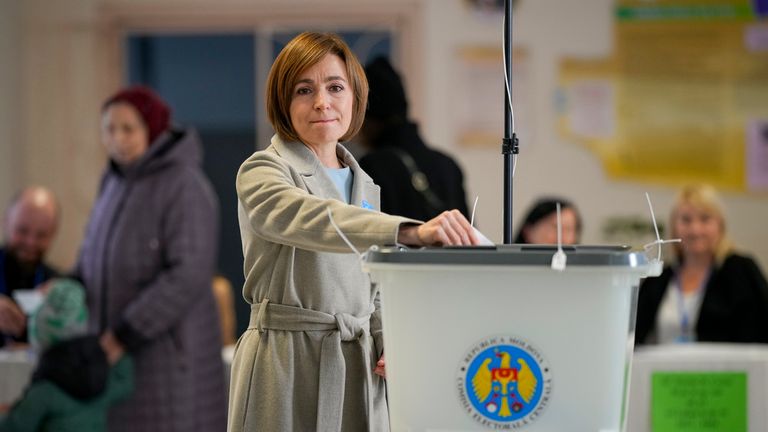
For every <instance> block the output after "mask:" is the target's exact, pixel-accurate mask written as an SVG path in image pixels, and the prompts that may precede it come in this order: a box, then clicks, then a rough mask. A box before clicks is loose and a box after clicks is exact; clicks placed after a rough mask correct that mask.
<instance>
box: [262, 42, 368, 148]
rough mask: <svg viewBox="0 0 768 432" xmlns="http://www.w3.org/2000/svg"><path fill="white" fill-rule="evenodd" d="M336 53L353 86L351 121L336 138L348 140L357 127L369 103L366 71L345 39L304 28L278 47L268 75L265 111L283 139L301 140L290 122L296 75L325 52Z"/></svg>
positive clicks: (360, 124)
mask: <svg viewBox="0 0 768 432" xmlns="http://www.w3.org/2000/svg"><path fill="white" fill-rule="evenodd" d="M328 54H333V55H336V56H338V57H339V58H340V59H341V60H342V61H343V62H344V64H345V66H346V69H347V77H348V79H349V83H350V85H351V86H352V92H353V94H354V103H353V105H352V121H351V122H350V124H349V129H347V132H346V133H345V134H344V135H343V136H342V137H341V138H340V139H339V141H347V140H349V139H350V138H352V137H353V136H355V134H357V132H358V131H359V130H360V127H362V125H363V120H365V110H366V108H367V106H368V80H367V79H366V78H365V71H364V70H363V67H362V66H361V65H360V62H359V61H358V60H357V58H356V57H355V55H354V54H353V53H352V51H351V50H350V49H349V47H348V46H347V44H346V43H344V41H343V40H342V39H341V38H340V37H339V36H337V35H335V34H333V33H316V32H304V33H302V34H300V35H298V36H296V37H295V38H293V39H291V41H290V42H288V44H287V45H286V46H285V48H283V50H282V51H280V54H278V56H277V58H276V59H275V62H274V63H273V64H272V68H271V69H270V71H269V76H268V77H267V98H266V105H267V115H268V116H269V122H270V123H272V127H273V128H274V129H275V132H276V133H277V135H278V136H279V137H280V138H281V139H283V140H284V141H301V139H300V138H299V136H298V134H297V133H296V130H295V129H294V127H293V124H292V123H291V114H290V109H291V99H292V98H293V89H294V87H295V86H296V83H297V82H298V80H299V76H300V75H301V74H302V73H304V71H306V70H307V69H309V68H310V67H312V66H314V65H316V64H317V63H319V62H320V61H321V60H322V59H323V58H325V56H326V55H328Z"/></svg>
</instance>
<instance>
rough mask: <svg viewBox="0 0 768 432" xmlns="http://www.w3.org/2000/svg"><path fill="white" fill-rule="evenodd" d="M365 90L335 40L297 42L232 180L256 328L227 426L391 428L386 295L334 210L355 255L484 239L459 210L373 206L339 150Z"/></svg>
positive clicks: (280, 61)
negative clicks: (396, 210)
mask: <svg viewBox="0 0 768 432" xmlns="http://www.w3.org/2000/svg"><path fill="white" fill-rule="evenodd" d="M367 94H368V84H367V81H366V79H365V75H364V72H363V69H362V67H361V66H360V64H359V62H358V61H357V59H356V58H355V57H354V55H353V54H352V53H351V52H350V50H349V48H348V47H347V46H346V44H344V42H343V41H342V40H341V39H340V38H339V37H338V36H335V35H332V34H320V33H303V34H301V35H299V36H297V37H296V38H295V39H293V40H292V41H291V42H289V43H288V45H287V46H286V47H285V48H284V49H283V51H282V52H281V53H280V55H278V57H277V59H276V60H275V63H274V64H273V66H272V69H271V71H270V74H269V77H268V81H267V101H266V103H267V111H268V114H269V119H270V122H271V123H272V125H273V127H274V128H275V131H276V135H275V136H274V137H273V138H272V145H271V146H269V147H268V148H267V149H266V150H264V151H260V152H256V153H254V154H253V155H252V156H251V157H250V158H249V159H248V160H246V161H245V162H244V163H243V165H242V166H241V167H240V171H239V172H238V176H237V194H238V198H239V217H240V230H241V236H242V241H243V253H244V255H245V265H244V270H245V277H246V280H245V286H244V287H243V296H244V297H245V299H246V301H248V302H249V303H250V304H251V320H250V325H249V327H248V330H247V331H246V332H245V333H244V334H243V336H242V337H241V338H240V340H239V341H238V345H237V350H236V352H235V358H234V362H233V365H232V384H231V390H230V402H229V431H232V432H236V431H314V430H316V431H323V432H329V431H355V432H359V431H366V430H369V431H386V430H388V429H389V426H388V420H387V405H386V397H385V386H384V381H383V375H384V373H383V372H384V368H383V366H384V361H383V357H382V355H383V345H382V334H381V318H380V317H381V315H380V310H379V293H378V290H377V289H376V288H375V287H374V286H372V284H371V282H370V280H369V278H368V276H367V275H366V274H364V273H363V272H362V270H361V268H360V263H359V262H358V259H357V256H356V255H355V254H354V253H352V252H351V250H350V248H349V247H348V246H347V245H346V244H345V243H344V241H343V240H342V239H341V237H340V236H339V234H338V233H337V232H336V230H335V229H334V228H333V226H332V224H331V221H330V218H329V217H328V211H329V210H330V212H331V213H332V215H333V219H334V220H335V221H336V223H337V224H338V226H339V227H340V229H341V231H342V232H344V234H346V236H347V237H348V238H349V240H350V241H351V242H352V244H353V245H354V246H355V247H356V248H357V249H359V250H365V249H367V248H368V247H370V246H372V245H377V244H378V245H385V244H394V243H401V244H407V245H413V246H420V245H470V244H476V243H477V240H476V238H475V235H474V232H473V229H472V227H471V226H470V224H469V222H468V221H467V220H466V219H465V218H464V217H463V216H462V215H461V213H459V212H458V211H456V210H452V211H449V212H445V213H443V214H441V215H440V216H438V217H437V218H435V219H433V220H430V221H428V222H426V223H422V222H419V221H414V220H410V219H406V218H402V217H397V216H390V215H386V214H383V213H379V212H378V211H377V210H378V208H379V188H378V186H376V185H375V184H374V183H373V181H372V180H371V179H370V177H368V175H366V174H365V172H363V171H362V170H361V169H360V167H359V166H358V164H357V162H356V161H355V159H354V158H353V157H352V155H351V154H350V153H349V152H348V151H347V150H346V149H345V148H344V147H343V146H342V145H341V144H339V142H340V141H346V140H348V139H349V138H351V137H352V136H354V135H355V133H357V131H358V130H359V129H360V126H361V124H362V121H363V118H364V114H365V108H366V104H367ZM377 360H378V362H377ZM374 368H375V369H376V371H375V372H376V373H374Z"/></svg>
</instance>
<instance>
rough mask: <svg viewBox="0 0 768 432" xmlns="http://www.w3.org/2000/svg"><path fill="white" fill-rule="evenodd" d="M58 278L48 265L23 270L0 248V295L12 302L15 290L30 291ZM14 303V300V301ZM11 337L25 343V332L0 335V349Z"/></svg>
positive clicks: (56, 273)
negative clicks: (14, 334) (19, 335)
mask: <svg viewBox="0 0 768 432" xmlns="http://www.w3.org/2000/svg"><path fill="white" fill-rule="evenodd" d="M56 276H58V272H57V271H56V270H55V269H54V268H53V267H51V266H49V265H48V264H46V263H44V262H42V263H40V264H39V265H38V266H37V267H36V268H35V269H34V271H32V272H29V271H26V270H24V269H23V268H22V267H21V266H20V265H19V263H18V262H17V261H16V260H15V259H14V258H13V256H11V254H9V253H6V250H5V248H0V295H6V296H8V297H9V298H10V299H12V300H13V292H14V291H16V290H17V289H30V288H34V287H35V286H37V285H39V284H41V283H43V282H45V281H47V280H48V279H51V278H53V277H56ZM14 301H15V300H14ZM6 337H11V338H12V339H13V340H15V341H18V342H26V341H27V335H26V331H25V332H24V334H23V335H22V336H21V337H12V336H10V335H5V334H3V333H0V347H3V346H4V345H5V338H6Z"/></svg>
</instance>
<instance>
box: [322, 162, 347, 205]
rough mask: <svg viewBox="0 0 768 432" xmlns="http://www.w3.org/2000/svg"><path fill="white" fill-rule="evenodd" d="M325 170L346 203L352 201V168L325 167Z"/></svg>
mask: <svg viewBox="0 0 768 432" xmlns="http://www.w3.org/2000/svg"><path fill="white" fill-rule="evenodd" d="M325 172H327V173H328V175H329V176H330V177H331V180H333V184H335V185H336V189H338V191H339V193H340V194H341V196H343V197H344V199H345V200H346V203H347V204H350V203H352V180H353V178H352V170H350V169H349V167H344V168H325Z"/></svg>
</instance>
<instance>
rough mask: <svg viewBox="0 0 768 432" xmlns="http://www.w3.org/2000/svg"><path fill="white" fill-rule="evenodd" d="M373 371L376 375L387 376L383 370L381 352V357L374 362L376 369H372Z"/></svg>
mask: <svg viewBox="0 0 768 432" xmlns="http://www.w3.org/2000/svg"><path fill="white" fill-rule="evenodd" d="M373 373H375V374H376V375H378V376H380V377H382V378H386V377H387V372H386V370H384V355H383V354H382V355H381V358H380V359H379V361H377V362H376V369H374V370H373Z"/></svg>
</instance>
